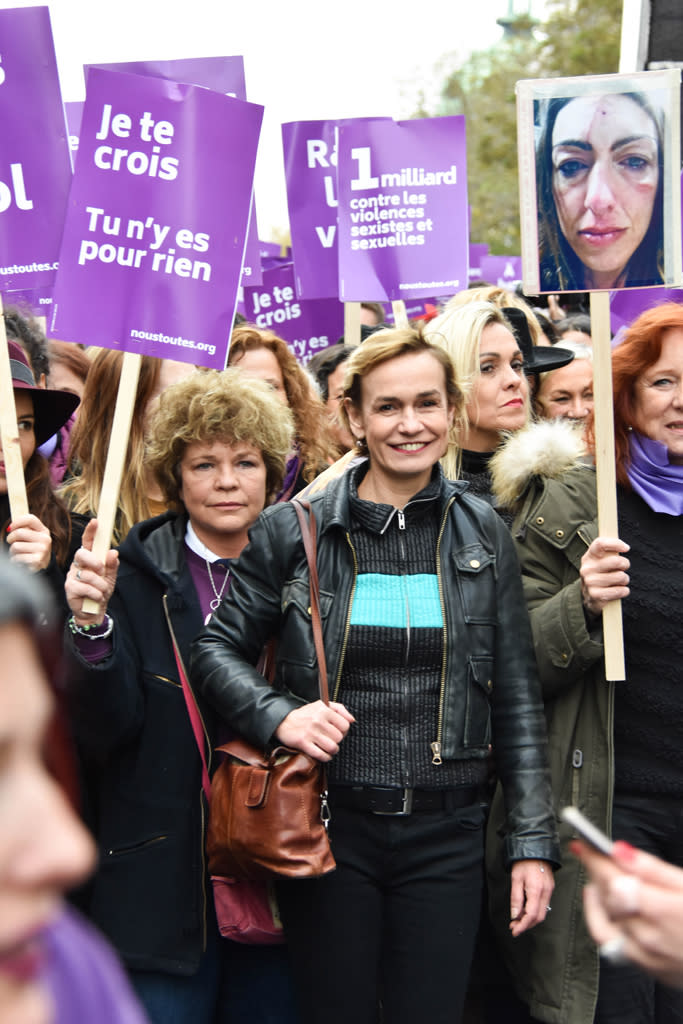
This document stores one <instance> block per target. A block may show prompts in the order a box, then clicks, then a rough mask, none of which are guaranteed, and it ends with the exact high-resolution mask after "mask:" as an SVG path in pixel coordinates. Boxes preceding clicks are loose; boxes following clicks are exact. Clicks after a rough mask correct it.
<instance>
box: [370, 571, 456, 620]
mask: <svg viewBox="0 0 683 1024" xmlns="http://www.w3.org/2000/svg"><path fill="white" fill-rule="evenodd" d="M351 625H352V626H383V627H386V628H387V629H406V628H407V627H408V626H409V625H410V627H411V629H430V628H435V627H436V628H437V629H441V627H442V626H443V616H442V613H441V601H440V600H439V584H438V580H437V577H436V576H434V575H433V574H430V573H418V574H416V575H414V576H385V575H383V574H382V573H375V572H370V573H363V574H362V575H360V576H359V577H358V579H357V581H356V590H355V593H354V596H353V607H352V608H351Z"/></svg>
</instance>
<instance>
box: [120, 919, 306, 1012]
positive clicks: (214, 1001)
mask: <svg viewBox="0 0 683 1024" xmlns="http://www.w3.org/2000/svg"><path fill="white" fill-rule="evenodd" d="M209 925H210V927H209V933H208V942H207V949H206V952H205V954H204V956H203V957H202V961H201V964H200V968H199V971H198V972H197V974H194V975H192V976H190V977H182V976H179V975H173V974H162V973H161V972H160V971H130V972H129V973H130V978H131V981H132V983H133V987H134V988H135V990H136V992H137V995H138V998H139V1000H140V1002H141V1003H142V1005H143V1006H144V1008H145V1010H146V1012H147V1015H148V1017H149V1020H150V1024H298V1021H299V1018H298V1014H297V1011H296V1006H295V999H294V992H293V984H292V977H291V969H290V966H289V959H288V956H287V950H286V949H285V947H284V946H247V945H241V944H240V943H238V942H229V941H228V940H227V939H223V938H221V937H220V935H219V933H218V928H217V926H216V923H215V920H210V921H209Z"/></svg>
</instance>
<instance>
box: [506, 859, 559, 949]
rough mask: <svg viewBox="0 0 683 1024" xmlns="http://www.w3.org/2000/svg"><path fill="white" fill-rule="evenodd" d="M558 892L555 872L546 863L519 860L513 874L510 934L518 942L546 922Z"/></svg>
mask: <svg viewBox="0 0 683 1024" xmlns="http://www.w3.org/2000/svg"><path fill="white" fill-rule="evenodd" d="M554 888H555V879H554V877H553V869H552V867H551V866H550V864H548V863H547V862H545V861H540V860H518V861H516V863H514V864H513V865H512V871H511V874H510V931H511V933H512V935H513V936H514V937H515V938H516V937H517V936H518V935H521V934H522V932H525V931H527V930H528V929H529V928H533V927H535V925H537V924H540V923H541V921H544V920H545V917H546V914H547V913H548V911H549V910H550V897H551V896H552V893H553V889H554Z"/></svg>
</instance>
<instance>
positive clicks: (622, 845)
mask: <svg viewBox="0 0 683 1024" xmlns="http://www.w3.org/2000/svg"><path fill="white" fill-rule="evenodd" d="M612 854H613V856H614V858H615V860H620V861H621V863H622V864H633V862H634V860H635V859H636V857H637V856H638V851H637V849H636V848H635V846H631V844H630V843H627V842H626V841H625V840H623V839H617V841H616V842H615V843H614V845H613V846H612Z"/></svg>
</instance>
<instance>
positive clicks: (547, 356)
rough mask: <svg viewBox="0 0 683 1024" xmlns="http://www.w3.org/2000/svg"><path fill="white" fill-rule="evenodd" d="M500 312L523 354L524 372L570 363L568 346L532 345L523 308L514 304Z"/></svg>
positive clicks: (557, 367)
mask: <svg viewBox="0 0 683 1024" xmlns="http://www.w3.org/2000/svg"><path fill="white" fill-rule="evenodd" d="M501 313H502V314H503V316H504V317H505V319H506V320H507V322H508V323H509V324H510V327H511V328H512V332H513V334H514V336H515V338H516V339H517V344H518V345H519V347H520V349H521V352H522V355H523V356H524V372H525V373H545V372H546V371H547V370H559V368H560V367H561V366H566V365H567V363H571V361H572V359H573V358H574V353H573V352H570V351H569V349H568V348H560V347H559V346H558V345H534V342H533V339H532V337H531V331H530V330H529V321H528V320H527V318H526V313H525V312H524V310H523V309H518V308H517V307H516V306H504V307H503V309H501Z"/></svg>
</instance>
